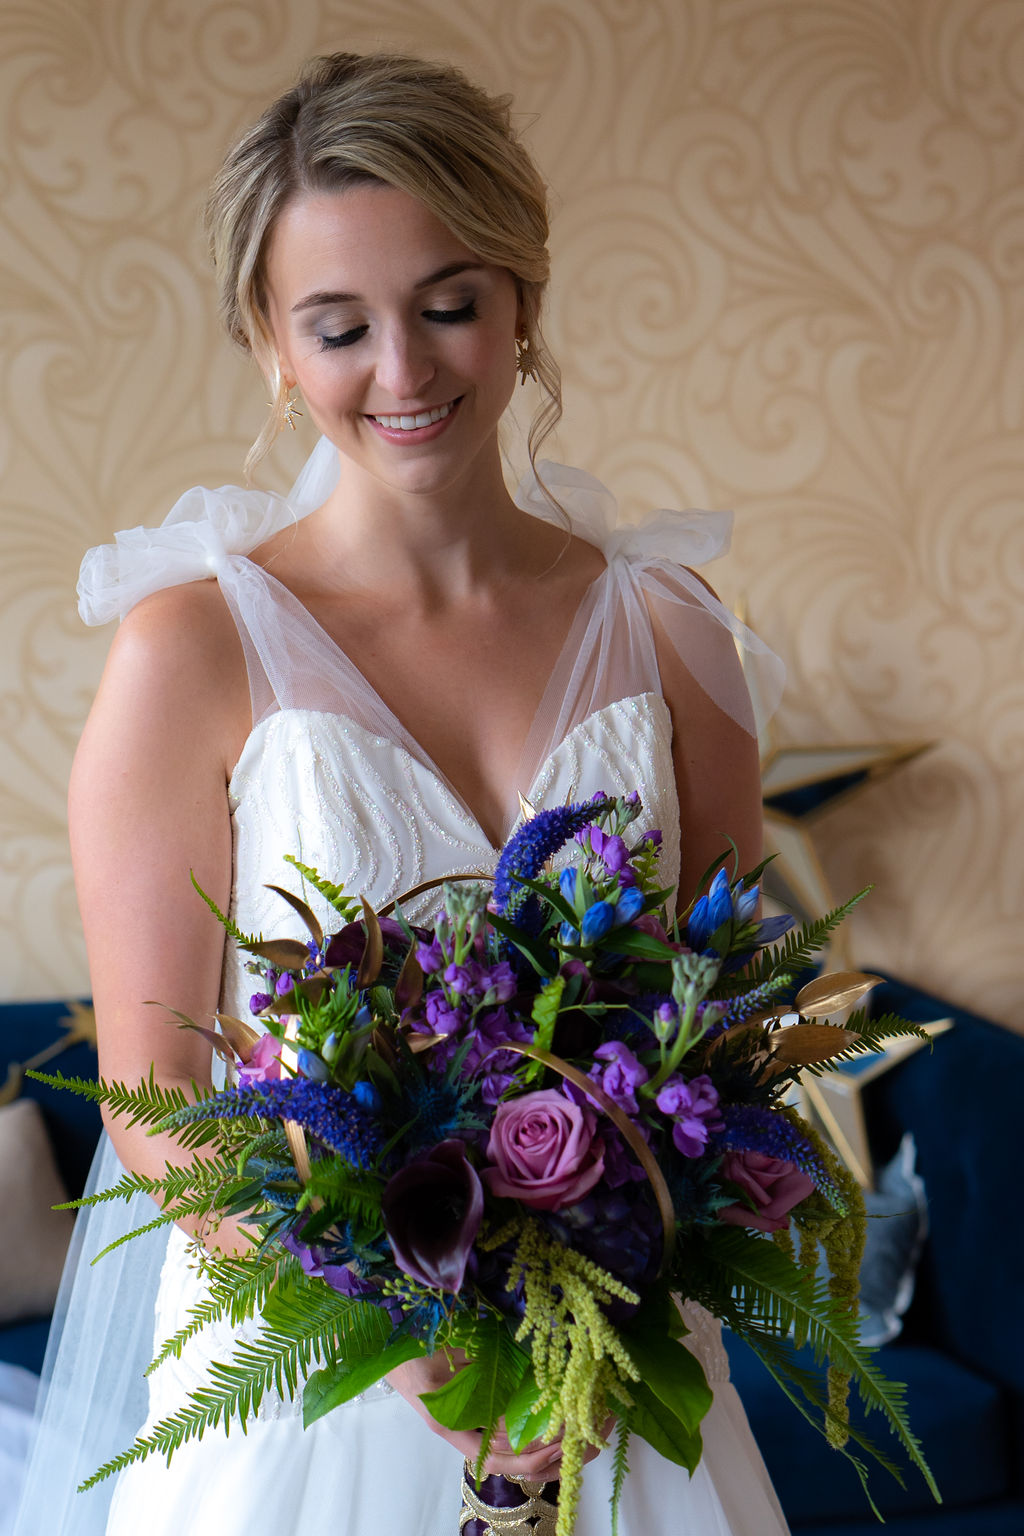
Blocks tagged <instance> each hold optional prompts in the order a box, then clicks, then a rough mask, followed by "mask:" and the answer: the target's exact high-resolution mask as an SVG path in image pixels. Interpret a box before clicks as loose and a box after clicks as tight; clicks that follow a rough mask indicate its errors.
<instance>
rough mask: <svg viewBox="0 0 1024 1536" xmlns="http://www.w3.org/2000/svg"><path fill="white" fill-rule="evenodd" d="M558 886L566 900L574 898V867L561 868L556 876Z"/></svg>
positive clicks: (573, 899)
mask: <svg viewBox="0 0 1024 1536" xmlns="http://www.w3.org/2000/svg"><path fill="white" fill-rule="evenodd" d="M558 888H559V890H560V891H561V893H562V895H563V896H564V897H565V899H566V901H575V900H576V871H575V870H574V869H572V868H570V869H563V870H562V873H561V874H560V875H559V877H558Z"/></svg>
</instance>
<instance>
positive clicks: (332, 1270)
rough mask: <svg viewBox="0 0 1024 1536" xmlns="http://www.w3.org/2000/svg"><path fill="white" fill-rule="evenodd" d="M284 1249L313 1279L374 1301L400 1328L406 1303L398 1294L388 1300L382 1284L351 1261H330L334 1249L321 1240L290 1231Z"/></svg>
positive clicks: (341, 1293)
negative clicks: (357, 1269) (307, 1239)
mask: <svg viewBox="0 0 1024 1536" xmlns="http://www.w3.org/2000/svg"><path fill="white" fill-rule="evenodd" d="M281 1246H282V1248H287V1250H288V1252H289V1253H291V1254H294V1256H295V1257H296V1258H297V1259H298V1261H299V1263H300V1264H301V1265H302V1268H303V1270H304V1271H305V1273H306V1274H307V1275H309V1276H310V1277H311V1278H312V1279H320V1280H323V1281H325V1282H326V1284H327V1285H329V1286H330V1288H331V1290H332V1291H337V1292H338V1294H339V1296H351V1297H353V1298H354V1299H358V1300H360V1301H372V1302H374V1303H375V1304H376V1305H379V1306H383V1308H384V1310H385V1311H386V1312H387V1314H388V1316H389V1317H390V1319H391V1323H392V1326H393V1327H395V1328H397V1327H398V1325H399V1323H400V1322H401V1321H402V1304H401V1302H400V1301H399V1300H398V1298H397V1297H395V1296H389V1297H388V1298H387V1299H385V1298H384V1297H383V1296H381V1294H380V1286H379V1285H378V1284H377V1283H375V1282H374V1281H373V1280H364V1279H363V1277H362V1275H357V1274H356V1272H355V1270H353V1269H352V1268H351V1267H350V1266H349V1265H348V1264H332V1263H330V1262H329V1258H330V1251H329V1249H327V1248H325V1247H321V1246H320V1245H319V1244H317V1243H310V1244H307V1243H304V1242H303V1241H302V1236H301V1233H298V1234H296V1233H294V1232H287V1233H285V1235H284V1237H282V1239H281Z"/></svg>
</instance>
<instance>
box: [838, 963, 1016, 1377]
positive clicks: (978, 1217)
mask: <svg viewBox="0 0 1024 1536" xmlns="http://www.w3.org/2000/svg"><path fill="white" fill-rule="evenodd" d="M873 1006H874V1007H876V1008H877V1009H878V1010H879V1011H883V1010H888V1009H892V1010H893V1011H894V1012H897V1013H902V1014H903V1015H905V1016H906V1017H907V1018H918V1019H926V1018H929V1017H930V1018H936V1017H939V1016H940V1015H946V1014H948V1015H951V1017H952V1018H953V1020H954V1028H953V1029H951V1030H950V1031H949V1032H948V1034H944V1035H942V1036H941V1037H940V1038H939V1039H937V1040H936V1041H935V1043H934V1047H933V1048H932V1049H931V1050H930V1051H929V1050H924V1051H919V1052H918V1053H917V1055H915V1056H912V1057H911V1058H910V1059H909V1060H908V1061H905V1062H903V1063H902V1064H901V1065H900V1066H898V1067H896V1068H895V1069H894V1070H893V1071H892V1072H889V1073H886V1074H885V1075H884V1076H882V1077H880V1078H878V1079H877V1080H876V1081H875V1082H874V1083H872V1084H871V1087H870V1090H869V1098H868V1106H867V1107H868V1111H869V1121H870V1129H871V1133H872V1144H873V1146H874V1147H875V1149H876V1151H877V1153H878V1155H880V1156H881V1157H886V1156H888V1155H890V1154H891V1152H892V1151H893V1150H895V1147H896V1145H897V1144H898V1142H899V1140H900V1138H901V1137H902V1135H903V1134H904V1132H906V1131H911V1132H913V1136H914V1140H915V1142H916V1144H917V1170H918V1172H919V1173H920V1175H921V1176H922V1178H923V1179H924V1182H925V1188H926V1189H927V1191H928V1213H929V1225H930V1236H929V1239H928V1242H927V1243H926V1244H925V1248H924V1252H923V1254H922V1257H921V1262H920V1265H919V1266H918V1276H917V1294H916V1296H915V1299H914V1303H913V1306H912V1307H911V1309H910V1311H909V1313H908V1314H907V1320H906V1322H907V1332H906V1335H905V1337H906V1339H907V1342H911V1341H912V1342H914V1343H927V1344H933V1343H934V1344H941V1346H942V1348H943V1349H945V1350H948V1351H949V1353H950V1354H951V1355H955V1356H956V1357H957V1358H958V1359H959V1360H961V1361H962V1362H963V1363H964V1364H965V1365H968V1366H971V1367H973V1368H974V1369H976V1370H977V1371H979V1372H981V1373H982V1374H983V1375H985V1376H988V1377H992V1378H993V1379H995V1380H997V1381H1001V1382H1004V1383H1005V1384H1006V1385H1007V1386H1009V1387H1010V1388H1011V1389H1012V1390H1013V1391H1014V1393H1016V1394H1017V1396H1022V1395H1024V1307H1020V1306H1015V1305H1012V1304H1009V1301H1008V1299H1009V1298H1012V1297H1015V1296H1017V1295H1018V1294H1019V1290H1020V1272H1021V1266H1020V1247H1021V1245H1020V1242H1019V1240H1017V1241H1015V1240H1014V1235H1015V1233H1016V1232H1017V1230H1018V1227H1019V1221H1018V1220H1017V1216H1016V1211H1017V1205H1018V1202H1019V1200H1020V1177H1019V1169H1018V1154H1017V1151H1016V1140H1017V1137H1018V1128H1019V1125H1020V1105H1021V1090H1022V1087H1024V1036H1021V1035H1017V1034H1014V1033H1013V1032H1012V1031H1011V1030H1009V1029H1004V1028H1001V1027H1000V1026H999V1025H996V1024H990V1023H987V1022H986V1021H985V1020H984V1019H980V1018H978V1017H977V1016H976V1015H973V1014H969V1013H966V1012H965V1011H964V1010H962V1009H951V1008H950V1005H949V1004H948V1003H944V1002H943V1001H942V1000H941V999H940V998H935V997H929V996H928V995H927V994H925V993H922V992H919V991H917V990H916V989H914V988H910V987H906V986H903V985H902V984H900V983H896V982H889V983H888V984H887V985H886V986H884V987H880V988H879V989H878V992H877V1000H876V1001H874V1002H873Z"/></svg>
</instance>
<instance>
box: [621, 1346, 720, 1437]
mask: <svg viewBox="0 0 1024 1536" xmlns="http://www.w3.org/2000/svg"><path fill="white" fill-rule="evenodd" d="M622 1342H623V1344H624V1345H625V1346H626V1349H627V1350H628V1351H629V1356H630V1359H631V1360H632V1361H633V1364H634V1365H635V1366H636V1368H637V1370H638V1371H639V1372H640V1379H641V1381H642V1382H643V1383H644V1384H645V1386H647V1387H649V1388H650V1390H651V1391H652V1392H653V1393H654V1395H655V1397H656V1398H657V1399H658V1401H659V1402H660V1403H662V1404H663V1406H664V1407H665V1408H667V1409H668V1411H669V1412H670V1413H672V1414H674V1415H675V1417H676V1418H677V1419H678V1420H679V1422H680V1423H681V1424H682V1425H683V1427H684V1428H685V1429H686V1430H687V1431H688V1432H689V1433H690V1434H691V1435H693V1434H696V1433H697V1432H698V1429H699V1425H700V1421H701V1419H703V1417H704V1415H705V1414H706V1413H707V1411H708V1409H709V1408H710V1407H711V1396H712V1393H711V1388H710V1387H709V1386H708V1384H707V1379H706V1378H705V1375H704V1371H703V1369H702V1368H701V1364H700V1361H699V1360H698V1359H697V1357H696V1355H692V1354H691V1353H690V1351H689V1350H688V1349H687V1347H686V1345H685V1344H681V1343H680V1342H679V1341H678V1340H677V1339H667V1338H666V1337H665V1334H664V1332H662V1331H660V1330H659V1331H658V1332H654V1331H647V1330H644V1331H642V1332H636V1333H624V1334H623V1335H622ZM630 1390H631V1391H632V1387H631V1388H630Z"/></svg>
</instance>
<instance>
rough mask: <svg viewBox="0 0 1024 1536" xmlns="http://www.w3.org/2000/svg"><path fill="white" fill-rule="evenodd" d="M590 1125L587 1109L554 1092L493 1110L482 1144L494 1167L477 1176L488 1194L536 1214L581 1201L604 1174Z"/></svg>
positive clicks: (524, 1097) (527, 1096) (592, 1124)
mask: <svg viewBox="0 0 1024 1536" xmlns="http://www.w3.org/2000/svg"><path fill="white" fill-rule="evenodd" d="M596 1125H597V1116H596V1115H595V1113H594V1111H593V1110H592V1109H588V1108H587V1107H585V1106H581V1105H579V1104H573V1103H570V1101H569V1100H568V1099H566V1098H564V1097H563V1096H562V1094H560V1093H559V1092H558V1091H557V1090H556V1089H554V1088H545V1089H542V1090H541V1091H539V1092H537V1093H524V1094H522V1095H521V1097H520V1098H518V1099H510V1100H508V1101H507V1102H506V1103H504V1104H499V1105H498V1108H497V1110H496V1111H495V1115H494V1121H493V1124H492V1126H491V1137H490V1140H489V1141H488V1143H487V1156H488V1158H489V1159H490V1160H491V1162H492V1163H493V1164H494V1165H495V1166H494V1167H492V1168H485V1169H484V1170H483V1178H484V1179H485V1180H486V1182H487V1187H488V1188H489V1189H490V1191H491V1194H492V1195H504V1196H508V1197H510V1198H511V1199H514V1200H521V1201H522V1202H523V1204H524V1205H532V1206H533V1207H534V1208H535V1209H537V1210H540V1211H557V1210H560V1209H561V1208H562V1206H565V1205H572V1204H574V1202H575V1201H577V1200H582V1198H583V1196H584V1195H585V1194H587V1193H589V1191H590V1190H592V1189H593V1187H594V1185H595V1184H596V1183H597V1182H598V1180H599V1179H600V1177H601V1175H602V1174H603V1173H604V1142H603V1141H602V1140H601V1138H600V1136H596V1135H595V1134H594V1132H595V1127H596Z"/></svg>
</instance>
